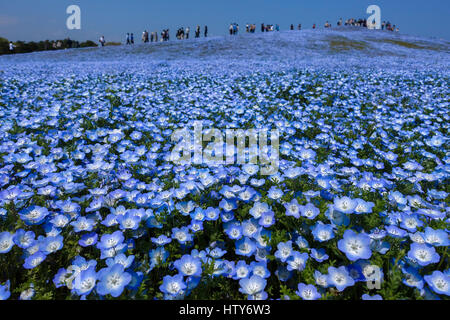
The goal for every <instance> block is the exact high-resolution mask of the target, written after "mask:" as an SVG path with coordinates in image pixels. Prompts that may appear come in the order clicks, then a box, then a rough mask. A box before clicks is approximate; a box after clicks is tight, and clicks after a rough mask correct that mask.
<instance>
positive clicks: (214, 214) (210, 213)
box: [204, 207, 220, 221]
mask: <svg viewBox="0 0 450 320" xmlns="http://www.w3.org/2000/svg"><path fill="white" fill-rule="evenodd" d="M204 214H205V219H206V220H208V221H216V220H217V219H218V218H219V215H220V210H219V209H217V208H212V207H208V208H207V209H206V210H205V212H204Z"/></svg>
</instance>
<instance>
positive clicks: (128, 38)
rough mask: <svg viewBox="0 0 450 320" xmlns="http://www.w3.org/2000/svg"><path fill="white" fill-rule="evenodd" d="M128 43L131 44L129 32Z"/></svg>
mask: <svg viewBox="0 0 450 320" xmlns="http://www.w3.org/2000/svg"><path fill="white" fill-rule="evenodd" d="M127 44H131V40H130V34H129V33H127Z"/></svg>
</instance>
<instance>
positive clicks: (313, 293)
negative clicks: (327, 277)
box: [295, 283, 322, 300]
mask: <svg viewBox="0 0 450 320" xmlns="http://www.w3.org/2000/svg"><path fill="white" fill-rule="evenodd" d="M295 293H296V294H297V295H298V296H299V297H300V298H302V299H303V300H317V299H320V298H321V297H322V295H321V294H320V293H319V292H318V291H317V288H316V287H315V286H313V285H312V284H308V285H307V284H304V283H299V284H298V290H297V291H296V292H295Z"/></svg>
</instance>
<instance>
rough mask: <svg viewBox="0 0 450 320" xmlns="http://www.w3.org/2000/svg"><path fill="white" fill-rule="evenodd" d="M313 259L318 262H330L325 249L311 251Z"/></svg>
mask: <svg viewBox="0 0 450 320" xmlns="http://www.w3.org/2000/svg"><path fill="white" fill-rule="evenodd" d="M311 257H312V258H313V259H314V260H316V261H317V262H323V261H325V260H328V258H329V256H328V255H327V254H326V251H325V249H323V248H320V249H317V250H316V249H314V248H313V249H311Z"/></svg>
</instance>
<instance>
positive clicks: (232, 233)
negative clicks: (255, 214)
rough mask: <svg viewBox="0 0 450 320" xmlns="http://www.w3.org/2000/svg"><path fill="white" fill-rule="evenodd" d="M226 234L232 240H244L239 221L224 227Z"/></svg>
mask: <svg viewBox="0 0 450 320" xmlns="http://www.w3.org/2000/svg"><path fill="white" fill-rule="evenodd" d="M224 229H225V233H226V234H227V236H228V237H229V238H230V239H232V240H239V239H240V238H242V236H243V234H242V226H241V224H240V223H239V222H237V221H231V222H228V223H226V224H225V225H224Z"/></svg>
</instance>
